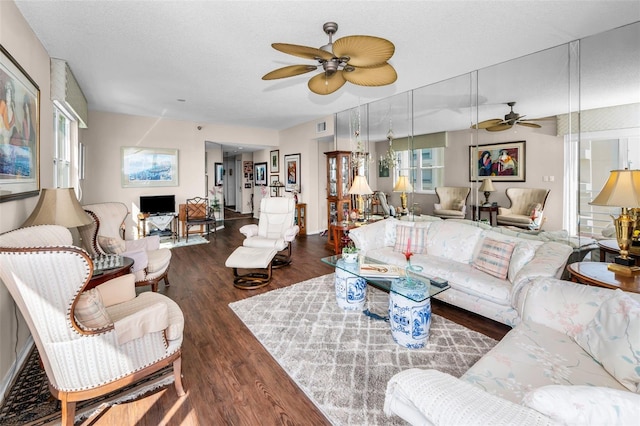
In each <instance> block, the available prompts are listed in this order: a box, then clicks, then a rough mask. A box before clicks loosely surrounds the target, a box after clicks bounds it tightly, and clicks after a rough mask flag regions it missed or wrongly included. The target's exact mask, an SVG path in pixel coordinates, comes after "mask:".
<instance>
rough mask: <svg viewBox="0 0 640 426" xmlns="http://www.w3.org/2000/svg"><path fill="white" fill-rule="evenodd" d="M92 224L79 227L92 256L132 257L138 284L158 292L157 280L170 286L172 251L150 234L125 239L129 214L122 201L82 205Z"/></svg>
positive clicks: (83, 240) (132, 268)
mask: <svg viewBox="0 0 640 426" xmlns="http://www.w3.org/2000/svg"><path fill="white" fill-rule="evenodd" d="M83 207H84V209H85V211H86V212H87V213H88V214H89V216H91V217H92V218H93V219H94V223H93V224H90V225H87V226H83V227H80V228H78V230H79V232H80V237H81V239H82V247H83V248H84V249H85V250H86V251H87V252H88V253H89V254H90V255H91V256H99V255H103V254H119V255H122V256H125V257H130V258H132V259H133V260H134V263H133V266H132V267H131V272H132V273H133V274H134V275H135V277H136V285H137V286H146V285H150V286H151V289H152V290H153V291H158V283H159V282H160V281H162V280H164V283H165V285H166V286H168V285H169V277H168V274H169V264H170V262H171V250H169V249H161V248H160V237H159V236H157V235H152V236H149V237H145V238H140V239H138V240H125V239H124V235H123V230H124V221H125V219H126V217H127V215H128V214H129V212H128V210H127V206H126V205H124V204H123V203H118V202H108V203H97V204H89V205H85V206H83Z"/></svg>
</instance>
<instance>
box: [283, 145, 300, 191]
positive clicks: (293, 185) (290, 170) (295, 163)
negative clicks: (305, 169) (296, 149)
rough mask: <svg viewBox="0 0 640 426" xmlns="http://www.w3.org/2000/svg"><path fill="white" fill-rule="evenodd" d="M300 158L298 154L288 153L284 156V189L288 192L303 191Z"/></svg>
mask: <svg viewBox="0 0 640 426" xmlns="http://www.w3.org/2000/svg"><path fill="white" fill-rule="evenodd" d="M300 158H301V155H300V154H299V153H298V154H288V155H285V156H284V172H285V179H284V190H285V191H286V192H292V191H297V192H298V193H300V192H302V191H301V189H302V186H301V185H300Z"/></svg>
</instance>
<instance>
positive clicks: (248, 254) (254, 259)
mask: <svg viewBox="0 0 640 426" xmlns="http://www.w3.org/2000/svg"><path fill="white" fill-rule="evenodd" d="M276 253H278V251H277V250H276V249H274V248H262V247H244V246H240V247H238V248H237V249H235V250H234V252H233V253H231V256H229V257H228V258H227V261H226V262H225V266H226V267H227V268H233V276H234V279H233V285H234V286H235V287H237V288H240V289H243V290H254V289H256V288H261V287H264V286H266V285H267V284H269V281H271V270H272V266H271V263H272V260H273V258H274V257H275V255H276ZM238 268H242V269H263V270H264V271H260V272H247V273H246V274H243V275H240V274H238Z"/></svg>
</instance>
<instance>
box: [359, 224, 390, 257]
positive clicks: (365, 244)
mask: <svg viewBox="0 0 640 426" xmlns="http://www.w3.org/2000/svg"><path fill="white" fill-rule="evenodd" d="M395 220H396V219H384V220H379V221H377V222H373V223H371V224H369V225H364V226H360V227H358V228H354V229H351V230H349V238H350V239H351V241H353V243H354V244H355V246H356V247H357V248H358V249H360V251H362V252H363V254H366V253H367V251H369V250H371V249H374V248H377V247H382V246H384V245H386V244H385V233H386V231H387V224H388V223H389V221H395ZM394 240H395V237H394Z"/></svg>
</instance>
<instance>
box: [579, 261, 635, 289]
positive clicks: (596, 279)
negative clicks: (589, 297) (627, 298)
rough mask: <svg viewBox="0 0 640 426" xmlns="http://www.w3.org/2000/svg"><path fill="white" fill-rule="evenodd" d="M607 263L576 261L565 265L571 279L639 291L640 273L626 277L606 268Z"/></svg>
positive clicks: (599, 285)
mask: <svg viewBox="0 0 640 426" xmlns="http://www.w3.org/2000/svg"><path fill="white" fill-rule="evenodd" d="M607 265H608V263H603V262H576V263H571V264H569V265H567V271H569V274H570V276H571V281H573V282H576V283H581V284H587V285H594V286H598V287H605V288H610V289H614V290H615V289H617V288H619V289H620V290H624V291H630V292H632V293H640V275H636V276H635V277H627V276H624V275H620V274H616V273H615V272H612V271H610V270H608V269H607Z"/></svg>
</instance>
